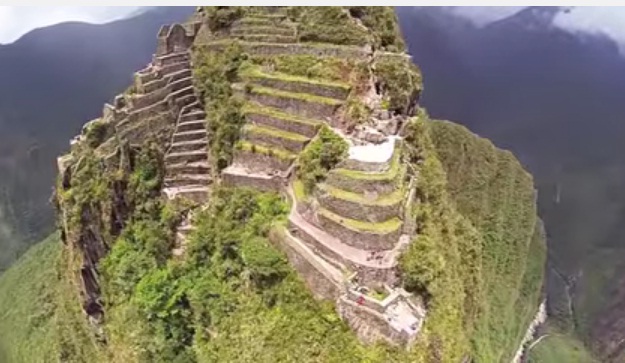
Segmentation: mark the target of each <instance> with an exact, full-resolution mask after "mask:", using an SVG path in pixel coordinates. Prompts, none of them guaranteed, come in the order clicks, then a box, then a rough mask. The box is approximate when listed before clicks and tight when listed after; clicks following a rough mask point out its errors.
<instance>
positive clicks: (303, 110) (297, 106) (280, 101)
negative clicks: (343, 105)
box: [248, 89, 339, 119]
mask: <svg viewBox="0 0 625 363" xmlns="http://www.w3.org/2000/svg"><path fill="white" fill-rule="evenodd" d="M248 97H249V99H250V100H251V101H253V102H258V103H260V104H262V105H265V106H270V107H275V108H279V109H281V110H282V111H284V112H289V113H294V114H297V115H301V116H304V117H310V118H313V119H324V118H326V117H332V115H334V112H335V111H336V110H337V109H338V107H339V105H335V104H326V103H321V102H315V101H311V100H303V99H297V98H290V97H283V96H279V95H275V94H271V93H260V92H257V91H256V90H254V89H252V91H251V92H250V94H249V95H248Z"/></svg>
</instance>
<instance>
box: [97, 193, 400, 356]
mask: <svg viewBox="0 0 625 363" xmlns="http://www.w3.org/2000/svg"><path fill="white" fill-rule="evenodd" d="M286 213H287V207H286V205H285V204H284V203H283V202H282V201H280V199H279V197H278V196H277V195H275V194H262V193H257V192H253V191H251V190H248V189H219V190H217V191H216V192H215V194H214V198H213V199H212V203H211V204H210V206H209V208H208V209H207V210H206V211H204V212H202V213H200V214H199V215H198V216H197V218H196V219H195V224H196V226H197V230H196V231H195V232H194V233H193V234H192V236H191V238H190V241H189V247H188V251H187V256H186V258H185V259H184V260H182V261H176V260H172V259H162V260H160V259H159V258H158V256H159V253H157V251H159V248H155V247H158V246H160V245H162V243H163V242H162V241H163V240H164V239H166V238H162V237H163V236H160V237H159V235H160V234H161V233H162V231H163V229H162V225H161V226H159V223H156V224H154V223H147V221H142V222H140V223H139V224H135V227H133V231H132V232H130V231H129V233H128V234H127V235H124V236H122V237H121V238H120V240H119V241H118V242H117V243H116V244H115V245H114V247H113V250H112V252H111V254H110V256H109V257H107V259H106V263H105V264H104V265H103V266H104V270H105V271H106V273H105V276H106V278H105V279H106V281H107V284H106V286H107V288H106V291H107V293H106V296H107V303H108V304H109V305H108V310H109V311H110V313H109V320H108V322H107V331H108V332H109V334H110V346H109V349H108V350H109V352H110V354H111V360H112V361H124V362H129V361H130V362H132V361H135V362H213V361H219V362H251V361H260V362H274V361H284V362H319V361H324V362H325V361H337V362H338V361H341V362H361V361H370V362H388V361H389V360H392V358H393V355H394V354H397V353H393V352H392V351H391V350H390V348H388V347H383V346H376V347H372V348H365V347H364V346H362V345H360V344H359V343H358V342H357V340H356V338H355V337H354V336H353V334H351V332H350V331H349V329H348V328H347V326H345V325H344V324H343V323H342V322H341V321H340V319H339V318H338V316H337V315H336V313H335V312H334V310H333V308H332V307H331V304H327V303H323V304H321V303H319V302H317V301H315V300H314V299H313V298H312V296H311V295H310V293H309V292H308V291H307V289H306V287H305V286H304V284H303V283H302V282H301V280H299V278H298V277H297V275H296V274H295V273H294V271H293V270H291V269H290V268H289V266H288V264H287V261H286V259H285V257H284V256H283V255H282V254H281V253H279V252H278V251H277V250H276V249H275V248H274V247H273V246H272V245H271V244H270V243H269V241H268V240H267V238H266V236H267V234H268V232H269V230H270V229H271V226H272V225H273V224H274V223H280V221H282V220H284V218H285V216H286ZM311 342H314V344H311Z"/></svg>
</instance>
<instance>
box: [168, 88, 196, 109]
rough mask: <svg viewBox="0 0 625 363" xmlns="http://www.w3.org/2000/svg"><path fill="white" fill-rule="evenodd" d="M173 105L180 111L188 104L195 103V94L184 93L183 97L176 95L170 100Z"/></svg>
mask: <svg viewBox="0 0 625 363" xmlns="http://www.w3.org/2000/svg"><path fill="white" fill-rule="evenodd" d="M172 100H173V103H174V104H175V105H176V106H177V107H178V108H179V109H182V108H184V107H186V106H188V105H190V104H193V103H195V102H197V97H196V96H195V93H194V92H193V91H192V92H185V94H183V95H176V97H174V98H172Z"/></svg>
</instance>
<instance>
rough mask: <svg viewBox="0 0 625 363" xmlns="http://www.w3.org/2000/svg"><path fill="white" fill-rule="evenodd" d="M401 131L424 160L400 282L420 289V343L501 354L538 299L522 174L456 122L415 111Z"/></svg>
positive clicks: (535, 250) (539, 239) (540, 242)
mask: <svg viewBox="0 0 625 363" xmlns="http://www.w3.org/2000/svg"><path fill="white" fill-rule="evenodd" d="M424 131H426V132H424ZM408 132H409V136H408V137H407V140H406V143H407V144H408V145H409V146H410V147H412V149H410V148H409V155H411V156H412V157H413V158H415V157H417V158H422V159H423V164H422V166H421V167H420V173H419V178H417V181H418V190H419V193H418V194H419V195H420V196H421V197H420V198H421V199H422V200H421V201H420V204H419V209H418V211H417V218H418V226H419V229H420V232H419V236H418V238H417V239H416V240H415V241H413V244H411V245H410V247H409V250H408V252H407V253H406V254H405V255H404V256H403V258H402V267H403V270H404V274H405V275H404V276H405V278H406V281H407V283H408V286H409V287H410V288H411V289H412V290H415V291H421V292H425V296H428V297H429V304H430V307H431V310H430V311H431V314H430V318H429V320H428V321H426V330H427V331H428V333H429V334H432V336H431V337H429V338H427V340H426V341H424V342H422V343H421V344H428V345H431V344H433V342H434V341H436V339H442V340H443V343H442V346H443V348H442V349H441V354H443V355H444V356H446V357H448V358H447V359H443V361H456V360H457V359H458V358H459V357H461V356H462V355H463V354H467V353H469V352H470V355H471V356H472V357H473V358H474V359H475V360H476V361H479V362H499V361H509V360H510V358H511V356H512V354H513V352H514V351H515V350H516V347H517V346H518V344H519V342H520V339H521V337H522V335H523V333H524V331H525V329H526V327H527V325H528V323H529V321H530V320H531V319H532V317H533V314H534V313H535V309H536V306H538V304H539V301H540V296H539V291H540V286H541V283H542V276H543V269H544V260H545V247H544V237H543V235H542V233H541V228H540V224H539V223H538V221H537V219H536V205H535V200H534V189H533V185H532V180H531V177H530V176H529V175H528V174H527V173H526V172H525V171H524V170H523V169H522V167H521V166H520V165H519V163H518V161H517V160H516V159H514V158H513V157H512V155H511V154H510V153H508V152H504V151H500V150H498V149H496V148H495V147H494V146H493V145H492V144H491V143H490V142H488V141H486V140H484V139H479V138H477V137H475V136H474V135H472V134H471V133H470V132H468V130H466V129H465V128H463V127H461V126H458V125H454V124H451V123H446V122H433V123H431V124H426V121H425V120H424V118H420V119H419V120H416V121H415V122H414V123H412V124H411V125H410V129H409V131H408ZM443 246H445V247H443ZM442 312H446V313H443V315H439V313H442ZM453 319H457V320H453ZM428 333H426V336H429V334H428ZM432 339H434V340H432Z"/></svg>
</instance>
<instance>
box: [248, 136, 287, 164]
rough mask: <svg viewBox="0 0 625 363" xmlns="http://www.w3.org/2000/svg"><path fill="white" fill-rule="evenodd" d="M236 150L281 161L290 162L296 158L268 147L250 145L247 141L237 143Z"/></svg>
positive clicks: (284, 151) (285, 151) (283, 151)
mask: <svg viewBox="0 0 625 363" xmlns="http://www.w3.org/2000/svg"><path fill="white" fill-rule="evenodd" d="M236 148H237V149H238V150H243V151H247V152H251V153H258V154H264V155H268V156H275V157H278V158H280V159H283V160H292V159H295V156H296V155H294V154H292V153H290V152H288V151H287V150H284V149H276V148H270V147H266V146H262V145H256V144H252V143H250V142H248V141H243V140H241V141H239V142H238V143H237V145H236Z"/></svg>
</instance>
